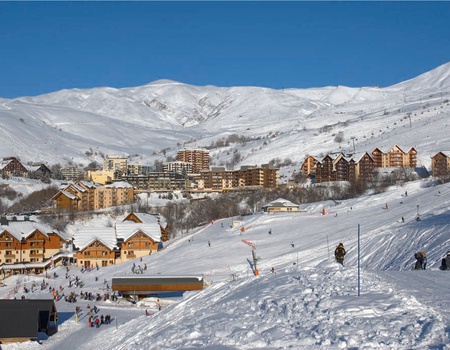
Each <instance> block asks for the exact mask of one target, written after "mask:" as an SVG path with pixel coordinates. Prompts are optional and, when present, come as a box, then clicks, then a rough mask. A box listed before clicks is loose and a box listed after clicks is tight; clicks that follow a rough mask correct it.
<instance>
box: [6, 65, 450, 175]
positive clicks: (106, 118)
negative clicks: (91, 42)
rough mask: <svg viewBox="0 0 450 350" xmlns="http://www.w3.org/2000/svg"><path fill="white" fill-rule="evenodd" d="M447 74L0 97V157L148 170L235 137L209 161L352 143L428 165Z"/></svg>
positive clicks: (444, 136) (161, 84)
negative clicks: (365, 82) (412, 151)
mask: <svg viewBox="0 0 450 350" xmlns="http://www.w3.org/2000/svg"><path fill="white" fill-rule="evenodd" d="M449 67H450V66H449V64H446V65H443V66H441V67H438V68H436V69H434V70H432V71H430V72H428V73H425V74H423V75H421V76H419V77H417V78H414V79H411V80H408V81H406V82H403V83H399V84H397V85H394V86H391V87H386V88H379V87H360V88H350V87H345V86H337V87H333V86H328V87H323V88H311V89H286V90H273V89H268V88H260V87H230V88H224V87H215V86H191V85H187V84H183V83H179V82H175V81H170V80H159V81H156V82H153V83H150V84H147V85H144V86H139V87H130V88H123V89H115V88H110V87H104V88H96V89H72V90H61V91H57V92H54V93H50V94H46V95H41V96H35V97H22V98H17V99H11V100H8V99H1V100H0V126H1V128H0V137H1V138H2V140H6V142H2V143H1V144H0V155H3V156H11V155H14V156H18V157H20V159H21V160H22V161H24V162H28V161H36V160H39V161H44V162H47V163H48V164H55V163H58V162H61V163H62V164H66V163H67V162H69V161H72V162H75V163H76V164H81V165H87V164H88V163H90V162H92V161H93V160H96V161H98V162H102V160H103V158H104V156H105V155H108V154H116V155H117V154H119V155H126V156H130V157H131V158H134V160H135V161H140V162H141V163H147V164H153V161H154V160H156V159H157V160H162V161H164V160H165V159H166V156H168V155H172V156H173V155H175V154H176V152H177V151H178V150H180V149H181V148H183V147H184V146H188V147H198V146H209V145H210V144H211V143H212V142H215V141H217V140H219V139H226V138H227V137H228V136H229V135H231V134H239V135H242V136H245V137H246V138H247V142H246V143H244V144H232V145H230V146H229V147H223V148H217V149H212V150H211V154H212V155H213V159H212V162H213V164H215V165H219V164H223V163H225V162H227V161H229V160H230V158H231V157H232V155H233V152H235V151H238V152H239V153H240V155H241V156H242V160H241V163H240V164H242V165H243V164H261V163H267V162H269V161H270V160H272V159H274V158H282V159H288V158H289V159H291V160H293V161H295V162H302V161H303V160H304V159H305V157H306V156H307V155H309V154H311V155H315V156H318V157H320V156H321V155H324V154H326V153H329V152H338V151H347V152H351V151H353V140H354V141H355V148H356V151H364V152H365V151H368V152H371V151H372V150H373V149H374V148H376V147H383V148H390V147H392V146H393V145H394V144H396V143H399V144H401V145H405V146H407V147H412V146H414V147H416V148H417V149H418V151H419V155H418V157H419V161H420V162H421V164H422V165H424V166H427V167H428V166H429V165H430V157H431V156H432V155H434V154H436V153H437V152H438V151H440V150H443V149H450V140H449V137H448V132H446V127H447V126H448V116H449V113H450V104H449V99H450V86H449V80H448V77H449ZM338 134H340V135H342V138H343V141H341V142H340V143H339V142H337V141H335V137H336V135H338ZM91 150H92V152H91ZM163 150H164V152H163ZM87 151H89V152H87ZM86 153H87V154H86ZM90 154H93V155H90Z"/></svg>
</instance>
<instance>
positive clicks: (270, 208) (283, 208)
mask: <svg viewBox="0 0 450 350" xmlns="http://www.w3.org/2000/svg"><path fill="white" fill-rule="evenodd" d="M261 209H262V210H263V212H265V213H269V214H271V213H292V212H298V211H299V205H298V204H294V203H292V202H291V201H288V200H287V199H283V198H278V199H276V200H274V201H272V202H270V203H267V204H266V205H263V206H262V207H261Z"/></svg>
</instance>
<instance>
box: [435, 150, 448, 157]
mask: <svg viewBox="0 0 450 350" xmlns="http://www.w3.org/2000/svg"><path fill="white" fill-rule="evenodd" d="M439 153H442V154H443V155H444V156H446V157H448V158H450V151H439V152H438V153H436V154H435V155H434V156H433V157H431V158H434V157H436V156H437V155H438V154H439Z"/></svg>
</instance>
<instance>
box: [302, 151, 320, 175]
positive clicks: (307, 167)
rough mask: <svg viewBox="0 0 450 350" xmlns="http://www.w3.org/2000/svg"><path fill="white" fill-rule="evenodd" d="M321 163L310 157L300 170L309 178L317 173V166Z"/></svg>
mask: <svg viewBox="0 0 450 350" xmlns="http://www.w3.org/2000/svg"><path fill="white" fill-rule="evenodd" d="M318 162H319V161H318V160H317V159H316V158H314V157H312V156H308V157H307V158H306V159H305V161H304V162H303V164H302V165H301V167H300V170H301V172H302V175H303V177H304V178H307V177H309V176H312V175H313V174H314V173H315V171H316V165H317V163H318Z"/></svg>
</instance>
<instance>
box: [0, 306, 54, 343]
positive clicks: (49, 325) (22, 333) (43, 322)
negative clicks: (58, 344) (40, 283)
mask: <svg viewBox="0 0 450 350" xmlns="http://www.w3.org/2000/svg"><path fill="white" fill-rule="evenodd" d="M0 310H1V312H0V343H8V342H22V341H28V340H37V339H38V338H39V332H43V333H45V334H47V335H48V336H50V335H52V334H54V333H56V332H57V331H58V325H57V322H58V312H57V310H56V304H55V302H54V301H53V300H52V299H23V300H22V299H20V300H5V299H2V300H0Z"/></svg>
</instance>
